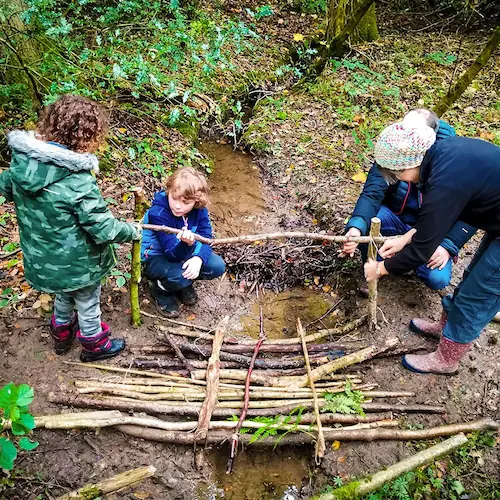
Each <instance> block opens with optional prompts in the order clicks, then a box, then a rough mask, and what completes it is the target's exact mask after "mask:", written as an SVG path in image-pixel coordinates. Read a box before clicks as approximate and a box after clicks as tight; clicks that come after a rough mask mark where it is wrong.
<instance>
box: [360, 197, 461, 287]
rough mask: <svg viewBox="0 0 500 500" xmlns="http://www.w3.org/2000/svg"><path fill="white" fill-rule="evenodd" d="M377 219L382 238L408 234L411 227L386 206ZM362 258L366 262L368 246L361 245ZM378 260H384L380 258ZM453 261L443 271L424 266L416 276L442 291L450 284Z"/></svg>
mask: <svg viewBox="0 0 500 500" xmlns="http://www.w3.org/2000/svg"><path fill="white" fill-rule="evenodd" d="M377 217H378V218H379V219H380V232H381V234H382V236H400V235H402V234H406V233H407V232H408V231H409V230H410V229H412V227H411V226H409V225H408V224H406V223H405V222H404V221H403V220H402V219H401V217H399V216H398V215H396V214H395V213H394V212H392V211H391V210H389V209H388V208H387V207H386V206H385V205H382V206H381V207H380V210H379V211H378V214H377ZM359 250H360V252H361V258H362V259H363V262H366V260H367V256H368V245H366V244H362V245H359ZM378 260H383V259H382V258H381V257H380V256H378ZM452 266H453V264H452V260H451V259H450V260H448V262H447V263H446V265H445V266H444V268H443V269H441V270H440V269H429V268H428V267H427V264H422V265H421V266H419V267H418V268H417V269H416V270H415V274H416V275H417V276H418V277H419V278H420V279H421V280H422V281H423V282H424V283H425V284H426V285H427V286H428V287H429V288H430V289H431V290H441V289H442V288H445V287H446V286H448V285H449V284H450V281H451V271H452Z"/></svg>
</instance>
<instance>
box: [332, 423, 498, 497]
mask: <svg viewBox="0 0 500 500" xmlns="http://www.w3.org/2000/svg"><path fill="white" fill-rule="evenodd" d="M467 437H468V438H469V441H468V442H467V443H465V444H464V445H463V446H462V447H460V448H459V449H458V450H455V451H454V452H452V453H451V454H450V455H449V456H447V457H445V458H443V459H441V460H437V461H435V462H433V463H431V464H429V465H427V466H424V467H420V468H418V469H416V470H413V471H410V472H408V473H406V474H404V475H402V476H400V477H398V478H397V479H395V480H394V481H392V482H390V483H387V484H385V485H384V486H383V487H382V488H380V489H379V490H378V491H376V492H375V493H371V494H370V495H366V496H363V497H362V499H363V500H466V499H467V500H498V499H499V498H500V482H499V481H498V480H495V479H493V478H492V477H491V476H490V475H489V474H488V473H487V472H485V471H484V470H483V465H484V460H483V456H484V455H486V454H487V453H488V452H489V451H490V450H491V448H493V447H494V446H497V441H496V438H495V434H494V433H493V432H487V433H483V434H482V433H479V432H476V433H473V434H470V435H468V436H467ZM432 444H434V443H426V444H425V445H423V444H420V445H418V446H416V448H417V449H420V448H426V447H428V446H432ZM345 482H346V481H344V480H342V479H341V478H340V477H338V476H337V477H336V478H334V484H335V487H333V486H328V487H327V488H325V490H324V491H325V492H332V491H334V490H335V488H336V487H337V488H338V487H342V486H343V485H344V483H345Z"/></svg>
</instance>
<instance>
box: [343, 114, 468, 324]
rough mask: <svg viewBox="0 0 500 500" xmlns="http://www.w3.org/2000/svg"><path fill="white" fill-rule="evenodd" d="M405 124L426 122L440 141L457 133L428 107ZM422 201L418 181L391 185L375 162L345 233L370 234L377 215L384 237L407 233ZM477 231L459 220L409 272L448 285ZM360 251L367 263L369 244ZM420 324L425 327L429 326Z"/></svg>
mask: <svg viewBox="0 0 500 500" xmlns="http://www.w3.org/2000/svg"><path fill="white" fill-rule="evenodd" d="M403 124H404V125H405V126H407V127H409V128H411V127H415V126H416V127H419V126H426V125H427V126H428V127H430V128H432V129H433V130H434V131H435V133H436V140H437V141H438V142H439V141H440V140H442V139H446V138H448V137H453V136H455V130H454V129H453V127H451V126H450V125H448V124H447V123H446V122H444V121H442V120H439V118H438V117H437V115H436V114H435V113H434V112H432V111H430V110H428V109H423V108H420V109H415V110H412V111H410V112H409V113H408V114H407V115H406V116H405V117H404V119H403ZM422 203H423V196H422V192H421V189H420V187H419V185H418V184H417V183H415V182H406V181H404V180H397V181H396V182H394V183H393V184H390V185H389V184H388V183H387V182H386V180H385V179H384V178H383V176H382V174H381V172H380V170H379V169H378V168H377V164H376V163H375V164H374V165H373V166H372V168H371V169H370V171H369V173H368V177H367V179H366V182H365V185H364V188H363V191H362V193H361V195H360V197H359V199H358V201H357V203H356V206H355V208H354V211H353V213H352V216H351V218H350V219H349V222H348V223H347V225H346V235H347V236H362V235H363V236H365V235H367V234H368V232H369V229H370V221H371V219H372V217H375V216H376V217H378V218H379V219H380V221H381V231H380V232H381V234H382V235H383V236H399V235H402V234H405V233H407V232H408V231H409V230H410V229H412V228H413V227H414V226H415V223H416V221H417V218H418V214H419V212H420V209H421V207H422ZM475 232H476V228H475V227H473V226H471V225H469V224H465V223H464V222H462V221H457V222H456V223H455V224H454V225H453V227H451V228H450V230H449V232H448V233H447V234H446V235H445V237H444V238H443V240H442V241H440V242H439V245H437V247H436V248H435V249H434V251H433V253H432V255H431V256H430V258H429V260H428V261H427V262H425V263H423V264H422V265H420V266H418V267H416V268H415V269H412V270H410V271H415V274H416V276H418V277H419V278H420V279H421V280H422V281H423V282H424V283H425V284H426V285H427V286H428V287H429V288H431V289H432V290H441V289H443V288H445V287H446V286H447V285H449V283H450V281H451V273H452V262H453V261H456V259H457V258H458V253H459V251H460V249H461V248H462V246H463V245H464V244H465V243H466V242H467V241H468V240H469V239H470V238H471V237H472V236H473V235H474V233H475ZM356 247H357V244H356V243H353V242H347V243H345V244H344V246H343V249H342V253H343V254H344V255H350V256H353V255H354V251H355V250H356ZM359 250H360V253H361V258H362V260H363V263H364V262H366V260H367V254H368V245H360V246H359ZM359 291H360V293H361V294H362V295H364V296H367V295H368V287H367V284H366V281H364V280H362V281H361V282H360V283H359ZM420 326H421V327H422V328H426V327H428V326H429V325H427V324H421V325H420Z"/></svg>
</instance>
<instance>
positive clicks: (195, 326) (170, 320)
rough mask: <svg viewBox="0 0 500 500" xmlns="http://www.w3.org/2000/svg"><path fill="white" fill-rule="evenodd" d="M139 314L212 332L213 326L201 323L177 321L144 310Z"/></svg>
mask: <svg viewBox="0 0 500 500" xmlns="http://www.w3.org/2000/svg"><path fill="white" fill-rule="evenodd" d="M141 314H144V316H147V317H148V318H155V319H161V320H162V321H167V322H168V323H172V324H174V325H181V326H186V327H188V328H192V329H193V330H200V331H202V332H207V333H210V332H213V331H214V329H213V328H209V327H208V326H201V325H195V324H191V323H185V322H183V321H177V320H176V319H171V318H165V317H164V316H157V315H156V314H151V313H148V312H146V311H141Z"/></svg>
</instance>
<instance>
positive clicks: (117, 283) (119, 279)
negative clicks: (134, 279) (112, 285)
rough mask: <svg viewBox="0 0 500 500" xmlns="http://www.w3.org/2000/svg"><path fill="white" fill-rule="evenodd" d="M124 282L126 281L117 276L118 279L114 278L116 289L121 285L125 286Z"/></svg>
mask: <svg viewBox="0 0 500 500" xmlns="http://www.w3.org/2000/svg"><path fill="white" fill-rule="evenodd" d="M126 282H127V280H126V279H125V278H124V277H123V276H118V278H116V286H117V287H122V286H123V285H125V283H126Z"/></svg>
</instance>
